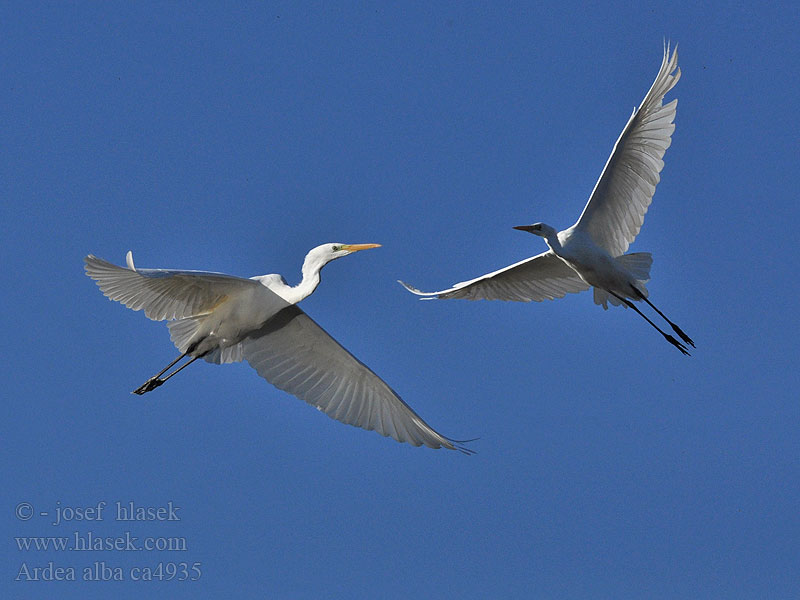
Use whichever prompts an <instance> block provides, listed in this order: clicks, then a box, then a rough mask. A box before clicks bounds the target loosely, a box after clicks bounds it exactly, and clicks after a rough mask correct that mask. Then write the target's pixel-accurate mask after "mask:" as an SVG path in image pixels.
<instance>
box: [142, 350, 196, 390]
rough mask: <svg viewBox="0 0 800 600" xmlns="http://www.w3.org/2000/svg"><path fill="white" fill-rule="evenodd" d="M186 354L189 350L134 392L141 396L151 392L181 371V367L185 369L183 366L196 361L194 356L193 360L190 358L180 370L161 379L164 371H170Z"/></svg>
mask: <svg viewBox="0 0 800 600" xmlns="http://www.w3.org/2000/svg"><path fill="white" fill-rule="evenodd" d="M186 355H187V352H184V353H183V354H181V355H180V356H179V357H178V358H176V359H175V360H173V361H172V362H171V363H169V364H168V365H167V366H166V367H164V368H163V369H161V370H160V371H159V372H158V373H156V374H155V375H153V376H152V377H151V378H150V379H148V380H147V381H145V382H144V383H143V384H142V385H140V386H139V387H138V388H136V389H135V390H133V393H134V394H138V395H139V396H141V395H142V394H145V393H147V392H150V391H152V390H154V389H156V388H157V387H158V386H160V385H161V384H162V383H164V382H165V381H166V380H167V379H169V378H170V377H172V376H173V375H175V373H177V372H178V371H180V370H181V369H183V367H185V366H186V365H189V364H191V363H193V362H194V361H195V359H194V358H193V359H192V360H190V361H189V362H188V363H186V365H183V367H180V368H179V369H178V370H176V371H174V372H173V373H171V374H170V375H167V376H166V377H165V378H163V379H161V376H162V375H163V374H164V373H166V372H167V371H168V370H169V369H170V368H172V367H173V366H174V365H175V364H177V363H178V361H180V360H181V359H182V358H184V357H185V356H186Z"/></svg>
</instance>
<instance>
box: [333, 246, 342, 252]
mask: <svg viewBox="0 0 800 600" xmlns="http://www.w3.org/2000/svg"><path fill="white" fill-rule="evenodd" d="M341 249H342V247H341V246H336V245H334V246H333V251H334V252H338V251H339V250H341Z"/></svg>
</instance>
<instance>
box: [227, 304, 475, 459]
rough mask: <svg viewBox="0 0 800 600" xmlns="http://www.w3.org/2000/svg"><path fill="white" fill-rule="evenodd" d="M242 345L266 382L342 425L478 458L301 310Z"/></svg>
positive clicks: (285, 313) (293, 309)
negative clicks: (404, 398) (431, 422)
mask: <svg viewBox="0 0 800 600" xmlns="http://www.w3.org/2000/svg"><path fill="white" fill-rule="evenodd" d="M241 345H242V352H243V356H244V358H245V360H247V362H248V363H250V366H252V367H253V368H254V369H255V370H256V371H257V372H258V374H259V375H261V377H263V378H264V379H266V380H267V381H269V382H270V383H271V384H272V385H274V386H275V387H277V388H280V389H282V390H284V391H285V392H288V393H290V394H292V395H293V396H296V397H297V398H299V399H300V400H303V401H305V402H308V403H309V404H311V405H312V406H316V407H317V408H318V409H319V410H321V411H322V412H324V413H325V414H327V415H328V416H329V417H331V418H333V419H336V420H337V421H341V422H342V423H346V424H348V425H354V426H356V427H361V428H363V429H367V430H375V431H377V432H378V433H380V434H381V435H385V436H389V437H392V438H394V439H395V440H397V441H398V442H408V443H409V444H412V445H414V446H420V445H422V444H424V445H426V446H429V447H431V448H441V447H444V448H449V449H451V450H460V451H461V452H465V453H467V454H471V453H472V451H470V450H469V449H467V448H464V447H463V446H461V445H459V443H458V441H456V440H451V439H449V438H447V437H445V436H443V435H441V434H440V433H438V432H436V431H435V430H434V429H433V428H432V427H431V426H430V425H428V424H427V423H426V422H425V421H423V420H422V418H421V417H420V416H419V415H418V414H417V413H415V412H414V411H413V410H412V409H411V407H410V406H408V405H407V404H406V403H405V402H403V400H402V399H401V398H400V396H398V395H397V393H396V392H395V391H394V390H392V389H391V388H390V387H389V386H388V385H387V384H386V383H385V382H384V381H383V380H382V379H381V378H380V377H378V376H377V375H376V374H375V373H373V372H372V371H371V370H370V369H369V368H368V367H367V366H365V365H364V364H363V363H361V362H360V361H359V360H358V359H357V358H355V357H354V356H353V355H352V354H350V353H349V352H348V351H347V350H345V348H343V347H342V346H341V345H340V344H339V343H338V342H337V341H336V340H334V339H333V338H332V337H331V336H330V335H329V334H328V333H327V332H326V331H325V330H324V329H322V328H321V327H320V326H319V325H317V324H316V323H315V322H314V321H313V320H312V319H311V318H310V317H309V316H308V315H306V314H305V313H304V312H303V311H302V310H301V309H300V308H298V307H297V306H294V305H293V306H289V307H287V308H285V309H283V310H282V311H281V312H279V313H278V314H277V315H275V316H274V317H273V318H272V319H270V320H269V321H268V322H267V323H266V324H265V325H264V326H263V327H262V328H261V329H259V330H258V331H255V332H253V333H252V334H250V335H249V336H248V337H247V338H245V339H244V340H243V341H242V342H241Z"/></svg>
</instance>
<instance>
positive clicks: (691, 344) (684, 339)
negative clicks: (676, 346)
mask: <svg viewBox="0 0 800 600" xmlns="http://www.w3.org/2000/svg"><path fill="white" fill-rule="evenodd" d="M672 329H674V330H675V333H677V334H678V335H679V336H681V339H682V340H683V341H684V342H686V343H687V344H689V345H690V346H691V347H692V348H696V346H695V345H694V342H693V341H692V338H690V337H689V336H688V335H686V334H685V333H683V330H681V328H680V327H678V326H677V325H675V324H673V325H672Z"/></svg>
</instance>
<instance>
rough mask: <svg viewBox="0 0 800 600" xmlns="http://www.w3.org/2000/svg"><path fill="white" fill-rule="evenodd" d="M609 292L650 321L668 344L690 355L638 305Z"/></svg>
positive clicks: (684, 347)
mask: <svg viewBox="0 0 800 600" xmlns="http://www.w3.org/2000/svg"><path fill="white" fill-rule="evenodd" d="M609 293H610V294H611V295H612V296H614V297H615V298H616V299H617V300H619V301H620V302H622V303H623V304H625V305H626V306H628V307H630V308H632V309H633V310H635V311H636V312H637V313H639V315H640V316H641V317H642V318H643V319H644V320H645V321H647V322H648V323H650V325H652V326H653V328H654V329H655V330H656V331H658V333H660V334H661V335H663V336H664V339H665V340H667V341H668V342H669V343H670V344H672V345H673V346H675V347H676V348H677V349H678V350H680V351H681V352H682V353H683V354H685V355H686V356H691V354H689V350H688V349H687V348H686V346H684V345H683V344H681V343H680V342H679V341H678V340H676V339H675V338H674V337H672V336H671V335H670V334H668V333H666V332H665V331H663V330H662V329H661V328H660V327H659V326H658V325H656V324H655V323H653V322H652V321H651V320H650V319H649V318H648V317H647V315H645V314H644V313H643V312H642V311H640V310H639V307H637V306H636V305H635V304H634V303H633V302H631V301H630V300H628V299H627V298H623V297H621V296H618V295H617V294H615V293H614V292H609Z"/></svg>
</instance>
